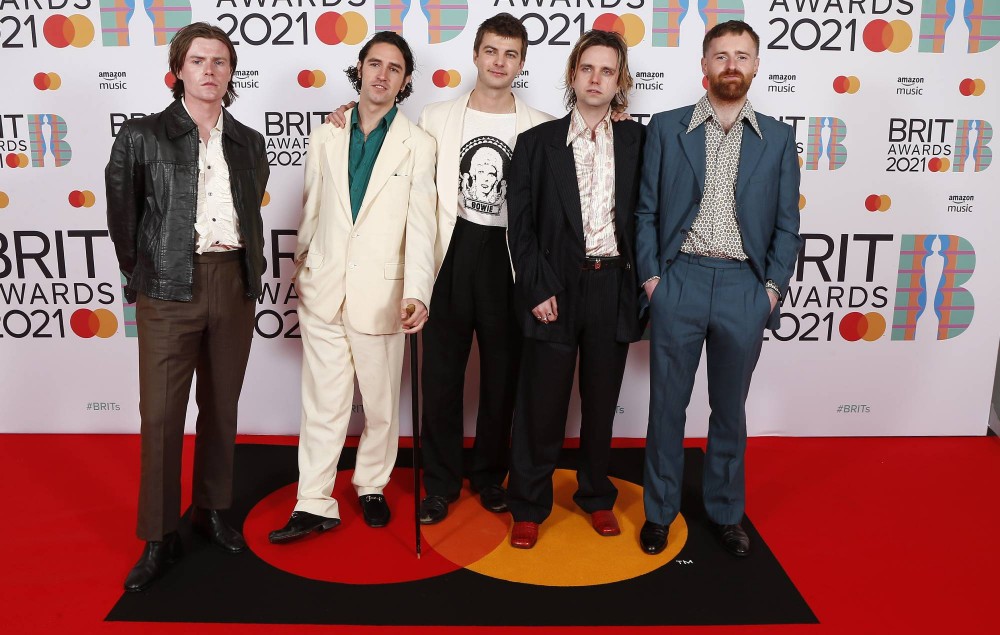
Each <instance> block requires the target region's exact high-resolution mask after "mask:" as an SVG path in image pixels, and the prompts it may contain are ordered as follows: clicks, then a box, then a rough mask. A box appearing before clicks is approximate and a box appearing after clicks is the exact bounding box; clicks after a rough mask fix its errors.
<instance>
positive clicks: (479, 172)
mask: <svg viewBox="0 0 1000 635" xmlns="http://www.w3.org/2000/svg"><path fill="white" fill-rule="evenodd" d="M512 154H513V152H511V149H510V147H509V146H508V145H507V144H506V143H504V142H503V141H501V140H500V139H497V138H496V137H490V136H480V137H474V138H473V139H471V140H470V141H469V142H468V143H466V144H465V145H464V146H462V151H461V153H460V155H459V160H458V173H459V177H458V181H459V182H458V203H459V206H460V207H464V208H465V210H466V212H467V215H468V216H470V217H474V216H476V215H477V214H488V215H489V216H494V217H503V218H504V219H506V216H507V169H508V167H509V166H510V157H511V155H512ZM484 220H485V219H484ZM487 222H488V221H487Z"/></svg>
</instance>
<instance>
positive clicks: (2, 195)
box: [0, 192, 10, 209]
mask: <svg viewBox="0 0 1000 635" xmlns="http://www.w3.org/2000/svg"><path fill="white" fill-rule="evenodd" d="M8 205H10V197H9V196H7V192H0V209H3V208H5V207H7V206H8Z"/></svg>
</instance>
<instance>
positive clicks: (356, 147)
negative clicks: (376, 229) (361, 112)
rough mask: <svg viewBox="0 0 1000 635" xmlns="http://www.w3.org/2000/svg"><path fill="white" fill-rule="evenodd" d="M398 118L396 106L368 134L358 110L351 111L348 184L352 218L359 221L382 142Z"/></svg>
mask: <svg viewBox="0 0 1000 635" xmlns="http://www.w3.org/2000/svg"><path fill="white" fill-rule="evenodd" d="M395 118H396V106H395V105H394V106H393V107H392V108H391V109H390V110H389V112H387V113H385V116H384V117H382V120H381V121H379V122H378V124H377V125H376V126H375V128H374V129H373V130H372V131H371V132H369V133H368V138H367V139H365V133H364V131H363V130H361V122H359V121H358V109H357V108H355V109H354V110H352V111H351V145H350V149H349V150H348V152H347V183H348V186H349V187H350V190H351V217H352V218H353V219H354V220H355V221H357V220H358V212H360V211H361V203H362V202H363V201H364V200H365V191H366V190H367V189H368V181H369V180H371V178H372V168H374V167H375V160H376V159H378V153H379V151H380V150H381V149H382V142H383V141H385V135H386V133H388V132H389V126H391V125H392V120H393V119H395Z"/></svg>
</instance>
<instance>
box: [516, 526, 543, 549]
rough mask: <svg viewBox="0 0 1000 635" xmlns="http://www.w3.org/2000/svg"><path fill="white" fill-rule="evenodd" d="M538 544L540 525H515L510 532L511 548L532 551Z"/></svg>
mask: <svg viewBox="0 0 1000 635" xmlns="http://www.w3.org/2000/svg"><path fill="white" fill-rule="evenodd" d="M536 542H538V523H533V522H528V521H523V522H516V523H514V528H513V529H512V530H511V532H510V546H511V547H515V548H517V549H531V548H532V547H534V546H535V543H536Z"/></svg>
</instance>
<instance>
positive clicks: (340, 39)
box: [316, 11, 368, 46]
mask: <svg viewBox="0 0 1000 635" xmlns="http://www.w3.org/2000/svg"><path fill="white" fill-rule="evenodd" d="M367 35H368V22H367V21H366V20H365V19H364V17H363V16H362V15H361V14H360V13H357V12H355V11H348V12H346V13H344V14H340V13H337V12H336V11H327V12H326V13H324V14H322V15H321V16H319V17H318V18H316V37H318V38H319V41H320V42H322V43H323V44H329V45H330V46H333V45H335V44H360V43H361V42H362V41H363V40H364V39H365V37H367Z"/></svg>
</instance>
